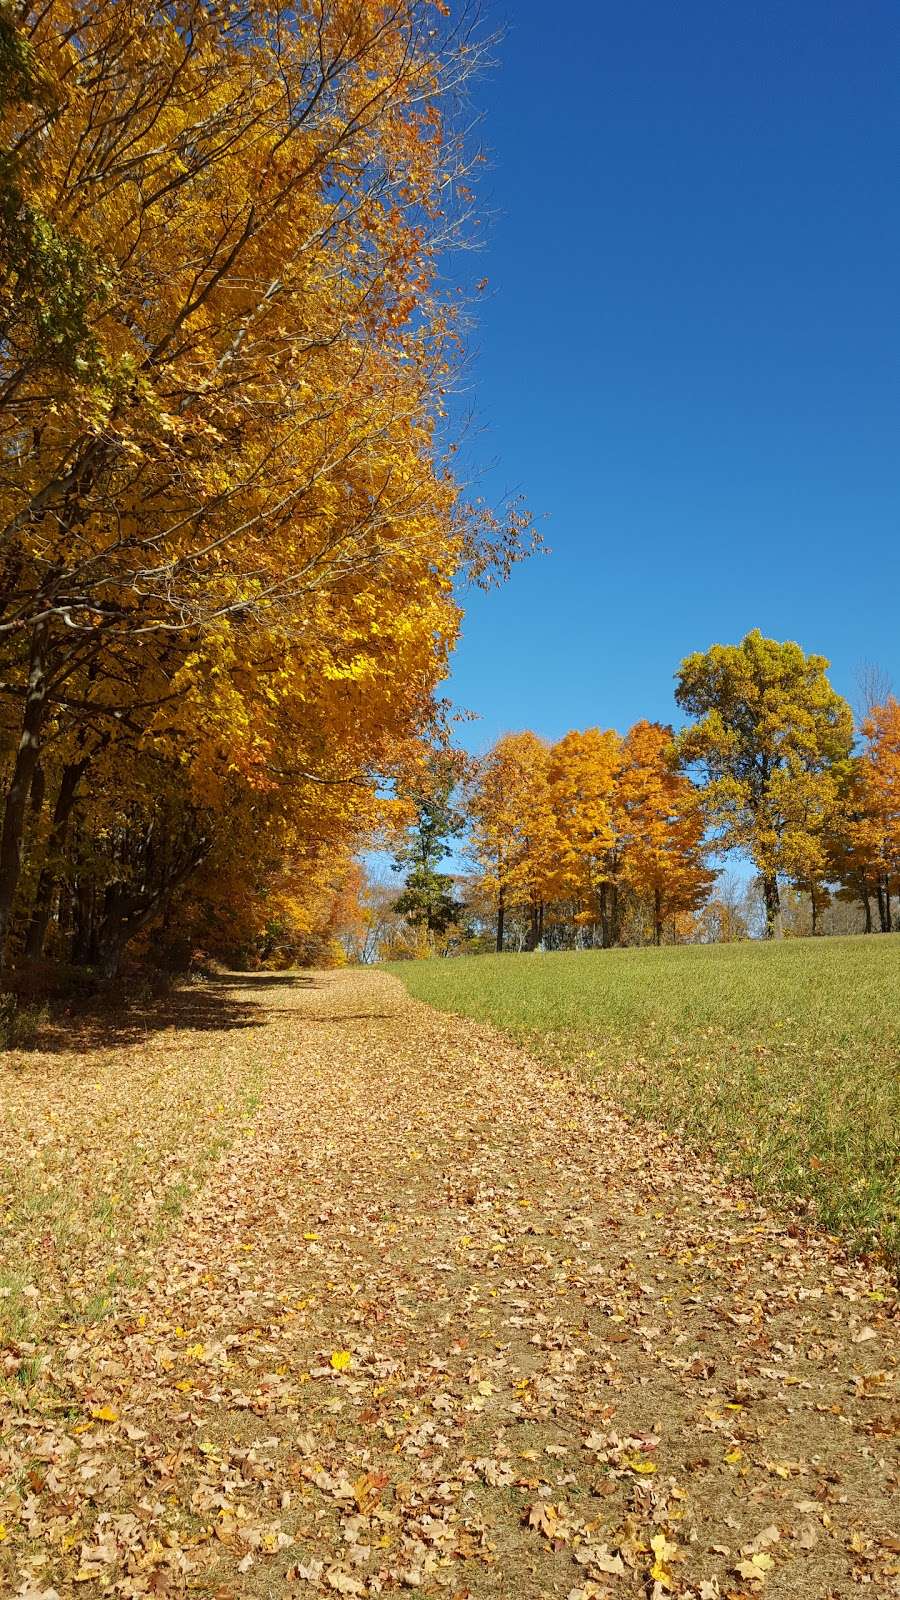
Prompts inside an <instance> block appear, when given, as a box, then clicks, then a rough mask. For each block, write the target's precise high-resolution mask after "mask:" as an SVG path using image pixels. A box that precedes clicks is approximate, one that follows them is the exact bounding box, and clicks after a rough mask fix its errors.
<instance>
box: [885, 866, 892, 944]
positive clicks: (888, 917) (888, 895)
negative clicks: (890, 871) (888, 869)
mask: <svg viewBox="0 0 900 1600" xmlns="http://www.w3.org/2000/svg"><path fill="white" fill-rule="evenodd" d="M884 920H885V923H886V924H887V926H886V927H885V930H884V931H885V933H891V932H892V931H893V921H892V918H891V881H890V878H885V880H884Z"/></svg>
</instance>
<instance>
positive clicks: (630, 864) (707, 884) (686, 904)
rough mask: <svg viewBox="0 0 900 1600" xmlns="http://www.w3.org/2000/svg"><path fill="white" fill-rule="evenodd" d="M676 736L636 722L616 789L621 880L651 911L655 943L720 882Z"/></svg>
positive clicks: (665, 729)
mask: <svg viewBox="0 0 900 1600" xmlns="http://www.w3.org/2000/svg"><path fill="white" fill-rule="evenodd" d="M673 737H674V736H673V732H672V729H671V728H669V727H664V726H663V725H662V724H661V723H659V722H637V723H635V725H634V727H633V728H632V729H631V731H630V732H629V734H628V736H627V738H626V739H625V743H624V749H623V757H624V759H623V763H622V769H621V775H620V778H619V786H618V814H619V818H620V827H621V832H622V837H623V854H622V875H623V878H624V879H625V881H626V882H627V883H628V884H629V885H630V886H631V888H632V889H633V890H634V892H635V894H636V895H637V897H638V899H639V900H640V901H647V902H649V904H650V905H651V906H652V913H653V929H654V939H655V942H656V943H657V944H661V943H662V936H663V922H664V920H666V919H673V920H674V919H676V918H677V917H678V916H679V914H682V913H684V914H687V913H692V912H695V911H698V910H699V909H700V908H701V906H703V905H704V903H705V902H706V900H707V898H708V896H709V893H710V890H711V888H712V885H713V883H714V882H715V877H716V874H715V873H714V872H712V871H710V869H709V868H708V866H707V864H706V846H705V841H704V833H705V827H706V824H705V818H704V814H703V805H702V796H701V795H700V793H699V791H698V790H697V789H696V788H695V786H694V785H693V784H692V783H691V782H690V780H689V779H688V778H686V777H685V775H684V774H683V773H681V772H679V771H678V767H677V756H676V752H675V748H674V743H673Z"/></svg>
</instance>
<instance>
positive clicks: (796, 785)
mask: <svg viewBox="0 0 900 1600" xmlns="http://www.w3.org/2000/svg"><path fill="white" fill-rule="evenodd" d="M827 668H828V661H827V660H826V658H825V657H824V656H819V655H807V654H806V653H805V652H804V651H803V650H802V649H801V648H800V646H799V645H798V644H793V643H779V642H778V641H777V640H775V639H766V638H764V637H763V635H762V634H761V633H760V632H759V630H758V629H756V630H754V631H753V632H752V633H748V634H747V636H746V638H745V639H743V640H742V641H741V643H740V644H739V645H713V646H712V648H711V649H710V650H706V651H702V652H699V653H697V654H696V655H692V656H688V657H687V659H686V660H685V661H683V662H682V663H681V667H680V669H679V672H678V681H677V689H676V695H675V698H676V700H677V701H678V704H679V705H680V706H681V707H682V708H683V710H685V711H686V712H687V713H688V714H689V715H690V716H693V717H695V718H696V719H697V720H696V721H695V722H694V723H693V724H692V725H691V726H689V727H687V728H686V729H685V730H684V731H683V733H681V734H680V735H679V739H678V747H679V752H680V755H681V758H682V760H683V762H684V763H685V764H686V765H687V766H689V767H693V768H696V769H697V771H698V773H699V774H700V775H701V776H702V778H703V780H704V783H705V801H706V806H707V815H708V817H709V819H710V821H711V823H712V824H713V825H714V826H715V828H716V830H717V835H718V842H719V845H720V848H721V849H723V850H726V851H727V850H739V851H742V852H744V853H745V854H746V855H748V856H749V857H750V859H751V860H752V862H753V864H754V865H755V867H756V869H757V871H758V873H759V875H760V879H761V882H762V886H763V893H764V896H765V904H766V931H767V934H768V936H769V937H772V936H773V935H775V934H776V933H777V932H778V931H779V891H778V880H779V876H782V875H789V876H790V875H792V874H793V872H794V869H795V865H796V862H797V857H798V850H799V846H800V838H799V835H800V834H801V833H802V832H803V831H804V828H806V831H807V832H809V831H810V827H811V826H812V825H814V826H815V828H819V826H820V819H822V818H824V817H825V816H826V814H827V809H828V803H829V797H830V795H831V794H832V793H833V785H834V779H835V771H836V769H837V768H838V767H839V766H840V764H841V763H842V762H844V761H846V759H847V757H848V755H849V752H850V748H851V745H852V741H853V718H852V715H851V712H850V707H849V706H848V705H847V703H846V701H845V700H843V699H842V697H841V696H840V695H839V694H837V693H836V692H835V690H834V689H833V688H832V687H831V684H830V683H829V681H828V677H827ZM804 816H805V817H806V819H807V822H806V823H804ZM804 870H805V868H804Z"/></svg>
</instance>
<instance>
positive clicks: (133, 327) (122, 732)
mask: <svg viewBox="0 0 900 1600" xmlns="http://www.w3.org/2000/svg"><path fill="white" fill-rule="evenodd" d="M484 48H485V42H484V40H483V39H482V38H481V37H480V35H479V33H478V30H477V27H476V26H475V24H474V22H473V19H472V16H471V14H469V13H466V15H465V16H464V17H463V18H462V20H461V21H453V20H452V19H451V18H450V17H449V16H448V15H447V8H446V7H445V6H444V5H443V4H441V3H440V0H389V3H388V4H384V3H382V0H377V3H376V0H300V3H299V4H297V3H291V4H290V5H288V4H284V5H281V4H278V3H275V4H271V3H268V0H266V3H262V0H260V3H257V0H246V3H245V0H240V3H238V4H236V5H229V6H226V7H217V6H209V5H207V4H206V3H205V0H175V3H174V4H170V3H166V4H165V5H159V6H155V5H150V6H147V5H146V4H143V3H141V4H138V3H137V0H90V3H89V4H87V5H82V4H74V3H72V0H47V3H45V4H41V5H35V6H30V5H27V4H25V5H22V6H21V7H17V8H11V7H7V6H4V7H2V8H0V118H2V136H3V148H4V157H3V161H2V164H0V461H2V468H0V819H2V820H0V966H2V968H3V969H4V970H5V971H6V972H8V971H9V969H10V968H11V967H14V966H16V965H19V964H21V963H22V962H24V961H31V962H40V961H41V960H42V959H43V958H45V957H52V958H53V959H54V960H58V961H61V962H63V963H75V964H79V965H87V966H90V967H92V968H96V969H98V970H100V971H102V972H106V973H112V972H114V971H115V970H116V968H117V967H118V965H119V962H120V961H121V958H122V954H123V951H124V949H125V947H126V946H127V945H128V944H129V943H130V942H131V941H134V940H137V941H138V942H140V941H141V940H144V941H145V942H146V940H147V939H148V937H149V935H150V931H151V930H155V932H154V939H155V943H156V947H157V948H161V947H162V946H164V945H166V943H167V942H168V943H169V944H172V945H175V944H178V943H180V944H181V945H183V946H185V947H187V948H189V947H190V946H191V945H192V944H194V943H196V944H199V945H202V946H203V947H205V948H221V949H223V950H225V949H226V948H227V949H229V950H231V951H232V952H233V951H234V950H235V949H237V950H240V949H241V948H248V949H249V948H251V947H255V948H257V949H263V950H264V949H265V948H266V947H267V944H268V943H271V941H272V940H273V939H276V940H277V933H276V932H275V931H273V930H277V928H278V927H280V926H281V925H282V924H287V925H290V926H291V927H292V928H293V929H294V933H295V935H296V936H297V937H299V933H300V932H301V931H302V930H303V929H306V930H307V932H309V933H310V934H312V933H314V932H315V929H316V927H317V926H318V925H319V923H320V922H321V918H322V905H323V904H324V901H325V900H327V898H328V896H329V894H330V893H331V892H332V885H333V881H334V876H335V872H336V870H337V864H338V863H339V862H341V861H343V862H344V863H346V862H347V861H348V860H349V859H350V858H351V856H352V852H353V850H354V849H355V848H356V847H357V846H358V844H359V843H360V841H361V840H362V839H363V838H365V837H366V834H367V830H371V829H372V828H373V827H374V826H375V825H376V824H377V822H378V820H379V816H380V808H381V806H382V796H383V792H384V784H385V782H386V781H395V782H399V781H402V775H403V773H404V772H405V771H406V770H407V768H408V766H409V762H410V760H411V759H412V758H411V751H413V750H415V749H417V747H418V741H419V740H420V739H421V738H422V737H423V736H424V735H427V734H429V732H430V731H432V730H433V729H434V727H435V725H436V723H437V722H438V721H439V719H440V714H441V713H440V708H439V705H438V703H437V701H436V698H435V690H436V686H437V685H438V683H439V682H440V680H441V678H442V677H443V676H444V675H445V673H446V665H447V659H448V655H449V652H450V650H451V648H452V646H453V643H454V640H455V637H456V632H457V628H458V622H459V615H460V612H459V606H458V603H457V601H456V599H455V597H454V596H455V592H458V589H457V590H455V589H454V586H455V585H458V584H459V583H460V582H463V583H464V582H465V581H472V582H476V583H483V584H486V583H490V582H491V581H493V579H494V578H495V577H499V576H502V575H503V573H504V572H505V570H506V569H507V567H508V565H509V563H510V562H511V561H513V560H515V559H517V558H518V556H519V555H520V554H521V553H522V552H523V551H524V550H525V549H526V548H527V547H528V546H529V543H530V539H531V535H530V529H529V524H528V521H527V519H526V518H525V517H524V516H522V515H521V514H520V513H519V512H518V511H517V509H516V508H515V507H512V508H509V509H508V514H503V515H502V516H500V517H499V518H498V517H497V516H494V515H493V514H492V513H491V512H489V511H488V510H487V509H486V508H484V507H478V506H475V507H473V506H471V505H467V504H465V503H464V500H463V497H462V496H461V494H460V490H459V486H458V484H457V483H456V481H455V480H454V477H453V474H452V461H451V455H452V450H451V443H450V441H449V440H448V438H447V436H446V410H447V398H446V395H447V390H448V386H449V385H450V383H451V378H452V371H453V367H454V363H455V362H456V360H457V354H458V350H459V346H460V327H461V322H460V314H459V313H460V306H459V305H458V304H457V303H455V302H454V300H453V299H452V298H448V295H447V293H446V290H445V283H446V274H445V273H444V272H443V270H442V266H443V264H444V263H445V262H446V259H447V251H448V250H449V249H451V248H452V247H453V246H454V244H455V243H456V242H458V241H459V240H460V239H463V238H465V237H466V236H467V234H468V230H469V228H470V225H471V222H472V217H471V212H472V204H473V202H472V191H471V185H470V171H471V168H472V166H473V164H474V163H475V162H476V161H477V159H478V158H477V152H475V153H473V152H471V151H470V150H469V148H468V146H467V144H466V140H465V120H466V119H465V118H463V117H458V116H457V115H456V108H457V107H458V106H459V105H460V104H461V103H462V98H461V97H462V96H463V95H464V92H465V82H466V79H467V76H468V75H469V74H470V73H471V71H472V70H473V69H474V68H476V67H477V65H478V62H479V60H480V58H481V56H482V54H483V52H484Z"/></svg>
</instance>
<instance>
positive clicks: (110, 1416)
mask: <svg viewBox="0 0 900 1600" xmlns="http://www.w3.org/2000/svg"><path fill="white" fill-rule="evenodd" d="M91 1416H92V1417H93V1419H94V1421H95V1422H118V1420H119V1413H118V1411H116V1409H115V1407H114V1406H93V1407H92V1409H91Z"/></svg>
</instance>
